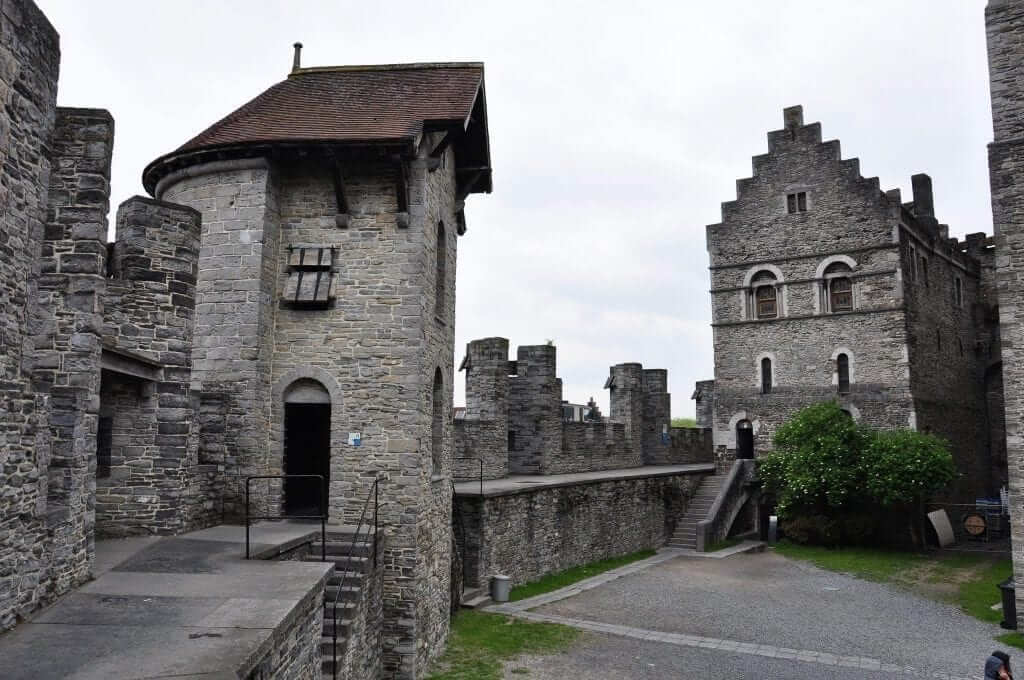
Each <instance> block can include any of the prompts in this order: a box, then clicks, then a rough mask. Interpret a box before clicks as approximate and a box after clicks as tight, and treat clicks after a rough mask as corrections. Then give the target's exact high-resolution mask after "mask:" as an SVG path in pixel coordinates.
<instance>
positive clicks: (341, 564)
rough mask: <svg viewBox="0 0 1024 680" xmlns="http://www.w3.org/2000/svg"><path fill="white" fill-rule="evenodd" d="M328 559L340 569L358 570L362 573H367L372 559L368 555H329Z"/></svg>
mask: <svg viewBox="0 0 1024 680" xmlns="http://www.w3.org/2000/svg"><path fill="white" fill-rule="evenodd" d="M327 561H328V562H333V563H334V568H335V569H338V570H340V571H358V572H359V573H361V574H365V573H366V572H367V569H368V567H369V566H370V559H369V558H368V557H353V556H350V555H328V556H327Z"/></svg>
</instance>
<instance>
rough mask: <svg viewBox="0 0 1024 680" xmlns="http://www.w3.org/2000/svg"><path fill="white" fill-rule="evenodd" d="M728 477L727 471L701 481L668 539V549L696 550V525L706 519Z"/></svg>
mask: <svg viewBox="0 0 1024 680" xmlns="http://www.w3.org/2000/svg"><path fill="white" fill-rule="evenodd" d="M727 476H728V471H726V472H722V473H718V474H714V475H711V476H710V477H705V478H704V479H703V480H701V483H700V486H698V487H697V492H696V493H695V494H694V495H693V498H691V499H690V505H689V507H688V508H686V514H685V515H683V518H682V519H681V520H680V521H679V524H678V525H676V530H675V533H673V534H672V537H671V538H670V539H668V546H669V547H670V548H684V549H686V550H696V549H697V523H698V522H700V521H701V520H704V519H707V516H708V512H709V511H710V510H711V506H712V504H713V503H714V502H715V498H716V497H717V496H718V491H719V490H720V489H721V488H722V482H724V481H725V478H726V477H727Z"/></svg>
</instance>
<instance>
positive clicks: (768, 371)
mask: <svg viewBox="0 0 1024 680" xmlns="http://www.w3.org/2000/svg"><path fill="white" fill-rule="evenodd" d="M771 393H772V360H771V359H769V358H768V357H765V358H764V359H761V394H771Z"/></svg>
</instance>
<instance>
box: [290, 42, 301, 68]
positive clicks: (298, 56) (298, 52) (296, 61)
mask: <svg viewBox="0 0 1024 680" xmlns="http://www.w3.org/2000/svg"><path fill="white" fill-rule="evenodd" d="M293 47H294V48H295V57H294V58H293V59H292V70H293V71H298V70H299V69H300V68H302V43H300V42H297V43H295V44H294V45H293Z"/></svg>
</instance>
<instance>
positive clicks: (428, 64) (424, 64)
mask: <svg viewBox="0 0 1024 680" xmlns="http://www.w3.org/2000/svg"><path fill="white" fill-rule="evenodd" d="M483 67H484V63H483V62H482V61H417V62H411V63H408V64H354V65H344V66H304V67H302V68H297V69H293V70H292V71H291V73H289V74H288V76H289V77H291V76H294V75H302V74H304V73H330V72H339V71H340V72H346V71H347V72H351V71H412V70H420V69H422V70H433V69H442V68H480V69H482V68H483Z"/></svg>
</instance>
